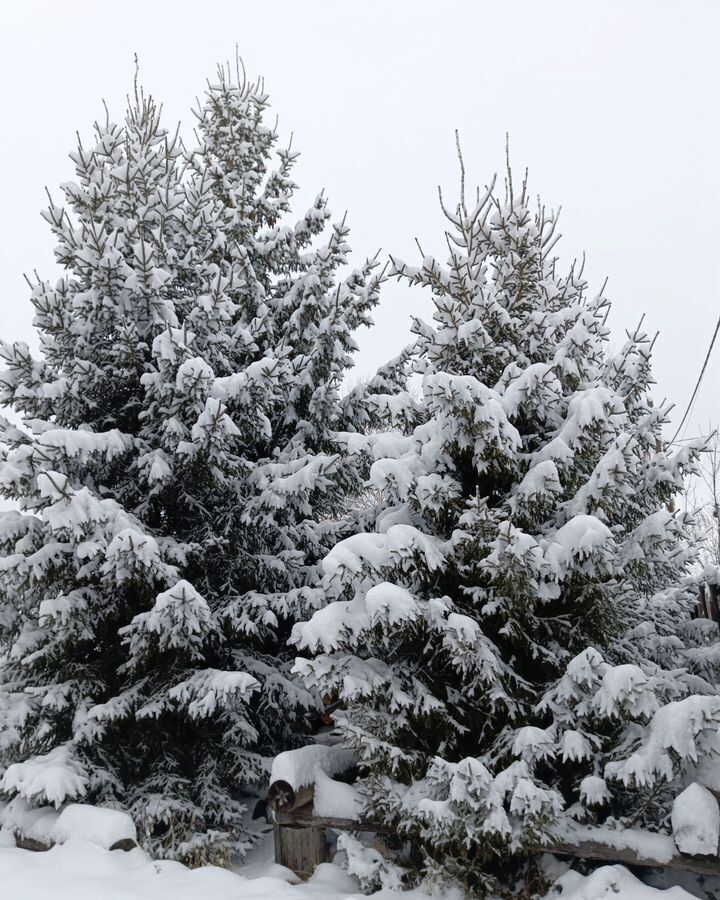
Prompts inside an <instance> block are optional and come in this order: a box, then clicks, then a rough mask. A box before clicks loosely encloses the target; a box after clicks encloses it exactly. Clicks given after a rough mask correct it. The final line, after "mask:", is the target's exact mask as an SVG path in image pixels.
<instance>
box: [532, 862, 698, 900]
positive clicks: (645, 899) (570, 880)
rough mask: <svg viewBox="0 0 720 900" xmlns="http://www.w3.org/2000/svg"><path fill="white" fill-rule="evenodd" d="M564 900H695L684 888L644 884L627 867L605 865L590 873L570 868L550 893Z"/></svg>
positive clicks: (550, 896) (551, 895)
mask: <svg viewBox="0 0 720 900" xmlns="http://www.w3.org/2000/svg"><path fill="white" fill-rule="evenodd" d="M557 897H561V898H562V900H695V898H694V897H693V895H692V894H690V893H688V892H687V891H686V890H685V889H684V888H681V887H671V888H667V889H666V890H658V889H657V888H654V887H650V886H649V885H647V884H643V882H642V881H640V879H639V878H636V877H635V876H634V875H632V874H631V873H630V872H629V871H628V870H627V869H626V868H625V867H624V866H602V867H601V868H599V869H596V870H595V871H594V872H592V873H591V874H590V875H581V874H580V873H579V872H573V871H568V872H566V873H565V874H564V875H561V876H560V877H559V878H558V880H557V881H556V882H555V884H554V886H553V888H552V889H551V891H550V893H549V894H548V900H550V898H557Z"/></svg>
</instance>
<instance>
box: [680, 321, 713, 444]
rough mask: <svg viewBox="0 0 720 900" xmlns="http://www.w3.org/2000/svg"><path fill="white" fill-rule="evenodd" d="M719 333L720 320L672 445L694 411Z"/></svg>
mask: <svg viewBox="0 0 720 900" xmlns="http://www.w3.org/2000/svg"><path fill="white" fill-rule="evenodd" d="M718 331H720V318H719V319H718V320H717V325H716V326H715V331H714V332H713V336H712V340H711V341H710V346H709V347H708V351H707V353H706V354H705V362H704V363H703V365H702V369H700V375H699V376H698V380H697V382H696V384H695V390H694V391H693V392H692V397H691V398H690V402H689V403H688V405H687V409H686V410H685V415H684V416H683V417H682V419H681V420H680V424H679V425H678V427H677V431H676V432H675V434H674V435H673V439H672V440H671V441H670V443H671V444H674V443H675V439H676V438H677V436H678V435H679V434H680V429H681V428H682V427H683V425H684V424H685V419H687V417H688V415H689V414H690V410H691V409H692V405H693V403H694V402H695V397H696V396H697V392H698V391H699V390H700V384H701V383H702V380H703V375H704V374H705V369H707V364H708V363H709V362H710V354H711V353H712V350H713V347H714V346H715V338H716V337H717V336H718Z"/></svg>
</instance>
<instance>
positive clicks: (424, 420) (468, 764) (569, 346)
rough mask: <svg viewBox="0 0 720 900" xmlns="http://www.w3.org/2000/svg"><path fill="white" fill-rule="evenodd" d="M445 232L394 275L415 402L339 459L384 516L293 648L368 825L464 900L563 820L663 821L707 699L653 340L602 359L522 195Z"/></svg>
mask: <svg viewBox="0 0 720 900" xmlns="http://www.w3.org/2000/svg"><path fill="white" fill-rule="evenodd" d="M445 213H446V217H447V220H448V223H449V224H448V234H447V240H448V246H449V248H450V253H449V259H448V261H447V263H446V264H443V263H441V262H439V261H438V260H436V259H435V258H433V257H430V256H427V257H426V258H425V259H423V260H422V263H421V264H420V265H419V266H418V267H413V266H409V265H406V264H405V263H403V262H400V261H399V260H395V261H394V263H393V264H394V272H395V274H397V275H398V276H399V277H400V278H402V279H405V280H406V281H408V282H409V283H410V284H414V285H419V286H422V287H425V288H427V289H429V290H430V291H431V292H432V296H433V302H434V307H435V313H434V323H433V324H429V323H426V322H423V321H420V320H416V321H415V324H414V331H415V333H416V335H417V344H416V348H415V354H416V355H415V362H414V366H415V370H416V372H418V373H420V374H421V375H422V397H421V398H420V400H419V401H415V402H414V403H412V404H410V403H408V402H406V401H405V400H404V399H403V398H398V397H395V398H392V397H391V398H387V399H386V400H385V401H378V402H379V403H380V405H381V410H380V411H381V413H382V414H384V419H385V422H386V428H385V433H377V434H373V435H370V436H368V437H367V438H366V439H365V441H364V443H363V441H362V439H358V440H357V441H356V447H357V448H358V449H359V448H360V447H364V451H365V452H366V453H370V454H372V456H373V459H374V462H373V465H372V469H371V474H370V479H369V484H370V485H371V486H372V487H374V488H377V489H378V490H380V491H381V492H382V496H384V497H385V498H386V503H385V506H384V508H383V509H382V510H381V511H380V512H379V514H378V515H377V518H376V521H375V523H374V527H373V528H371V529H369V530H368V531H367V533H364V534H357V535H354V536H351V537H348V538H347V539H346V540H344V541H342V542H340V543H339V544H338V545H337V546H335V547H334V548H333V549H332V551H331V552H330V553H329V554H328V555H327V556H326V558H325V560H324V562H323V569H324V580H323V583H322V586H321V588H320V591H319V593H320V594H321V595H322V596H323V597H325V598H327V601H329V602H328V605H326V606H324V608H321V609H319V610H318V611H317V612H316V613H315V614H314V615H313V616H312V617H311V618H310V619H309V621H307V622H305V623H303V624H299V625H297V626H296V627H295V629H294V632H293V641H294V643H295V645H296V646H297V647H298V648H299V650H300V652H304V653H305V656H303V657H300V658H299V659H298V660H297V662H296V666H295V671H296V672H297V673H298V674H299V675H300V676H301V677H302V678H303V679H304V683H305V684H306V685H307V686H308V687H309V688H318V689H320V690H322V691H325V692H334V693H335V694H336V695H337V696H338V698H339V699H340V701H341V702H342V709H341V710H340V711H339V712H338V713H337V714H336V721H337V724H338V726H339V727H340V729H341V730H342V732H343V735H344V740H345V742H346V743H347V745H348V746H350V747H352V748H353V749H354V750H355V751H356V752H357V754H358V758H359V761H360V765H361V767H364V769H365V772H366V775H365V777H364V778H363V779H362V781H361V783H360V790H361V793H362V794H363V796H364V797H365V801H366V809H365V813H366V815H368V816H378V817H380V818H381V819H382V820H383V821H384V822H385V823H386V824H387V825H389V826H391V827H392V828H394V829H395V830H396V831H397V833H398V834H399V835H400V836H401V837H407V838H409V839H410V840H411V841H412V842H414V843H415V845H416V846H418V847H419V848H420V849H421V851H422V853H423V854H424V856H425V863H424V866H423V868H424V871H426V872H431V873H435V872H440V873H443V872H444V873H445V875H450V876H452V877H454V878H458V879H460V880H463V881H465V882H466V883H467V884H469V885H471V886H472V887H474V888H476V889H479V890H483V889H487V888H488V886H489V885H490V881H489V876H491V875H492V874H493V873H497V874H500V873H504V875H505V876H506V877H514V876H512V873H513V872H514V873H515V875H517V873H518V871H519V868H518V867H519V866H520V865H521V862H520V860H519V858H520V857H522V856H523V855H527V853H528V851H531V850H532V849H533V848H537V847H538V846H539V845H541V844H542V843H543V842H544V841H546V840H547V839H548V838H549V836H550V835H551V834H552V832H553V829H554V828H555V827H556V824H557V823H558V820H559V819H561V818H562V817H563V816H571V817H576V818H578V819H580V820H582V821H584V822H589V823H592V822H599V821H602V820H604V819H606V818H607V817H608V816H612V817H614V820H615V821H616V823H617V824H618V826H619V827H621V826H622V824H623V823H627V822H629V821H630V820H632V821H633V822H634V823H635V824H637V825H640V826H643V825H644V826H647V827H651V828H653V827H654V828H658V827H661V828H662V827H664V826H665V825H666V824H668V823H667V819H668V817H669V812H670V805H671V803H672V798H673V796H674V794H676V793H677V792H678V789H679V787H678V786H681V785H682V784H683V783H684V779H686V778H687V777H689V775H690V774H691V773H692V771H693V770H695V769H696V768H697V767H698V766H699V765H700V764H701V763H702V761H703V760H704V761H707V760H709V759H712V758H713V756H714V754H715V752H716V750H717V749H718V746H717V730H718V724H720V698H718V697H717V696H715V690H714V688H713V685H712V681H711V680H710V679H709V678H708V676H709V675H710V670H711V669H712V665H711V664H710V661H709V660H707V659H706V660H705V662H706V668H705V671H704V672H700V671H699V665H695V666H694V664H693V661H692V652H691V650H692V648H690V647H689V645H687V643H686V641H685V638H687V637H688V634H687V632H686V629H685V620H686V619H687V618H688V617H689V610H690V609H691V608H692V605H693V603H694V596H693V593H694V589H693V586H692V584H691V583H690V580H689V578H688V577H687V575H686V573H687V571H688V564H689V562H690V560H691V559H692V553H693V548H692V546H691V541H689V540H688V528H687V526H688V517H687V516H686V515H685V514H684V513H681V512H670V511H669V506H670V501H671V499H672V497H673V495H674V494H675V493H676V492H677V491H679V490H680V489H681V488H682V483H683V477H684V475H685V473H687V472H688V471H690V470H691V469H692V467H693V465H694V461H695V458H696V453H697V448H696V447H694V446H685V447H684V448H682V449H680V450H677V451H675V450H672V451H665V450H663V448H662V444H661V441H660V436H661V427H662V425H663V422H664V421H665V418H666V415H667V409H666V407H663V406H659V405H655V404H654V403H653V402H652V399H651V397H650V394H649V388H650V385H651V383H652V376H651V370H650V350H651V341H649V340H648V338H647V337H646V336H645V335H644V334H643V332H642V331H641V330H639V329H638V330H637V331H635V332H634V333H632V334H629V335H628V339H627V341H626V343H625V344H624V346H622V347H621V348H620V349H619V350H618V351H615V352H613V351H612V350H611V349H610V347H609V344H608V338H609V332H608V328H607V327H606V319H607V315H608V311H609V303H608V301H607V299H606V298H605V297H604V296H603V294H602V292H601V293H600V294H598V295H592V294H589V292H588V287H587V285H586V283H585V281H584V280H583V278H582V273H581V271H580V270H579V269H578V268H577V267H576V266H573V267H572V268H571V269H570V271H569V273H567V274H562V273H561V272H560V269H559V265H558V263H557V261H556V258H555V257H554V255H553V248H554V246H555V243H556V240H557V234H556V227H557V219H556V216H555V215H554V214H552V213H551V212H549V211H548V210H547V209H546V208H545V207H542V206H541V207H540V208H539V209H538V210H537V211H536V212H535V211H533V210H532V209H531V203H530V198H529V194H528V191H527V188H526V185H525V184H523V186H522V188H521V189H520V190H519V191H517V190H514V189H513V185H512V179H511V177H509V178H508V184H507V192H506V196H505V197H504V199H503V198H501V197H499V196H498V195H497V194H496V193H495V191H494V189H492V188H491V189H490V190H488V191H487V193H485V194H483V195H482V196H481V195H478V198H477V201H476V202H475V201H473V203H472V204H470V203H468V202H467V201H466V198H465V197H463V198H462V200H461V202H460V204H459V205H458V206H457V208H456V209H454V210H446V211H445ZM383 403H384V405H383ZM713 677H714V676H713Z"/></svg>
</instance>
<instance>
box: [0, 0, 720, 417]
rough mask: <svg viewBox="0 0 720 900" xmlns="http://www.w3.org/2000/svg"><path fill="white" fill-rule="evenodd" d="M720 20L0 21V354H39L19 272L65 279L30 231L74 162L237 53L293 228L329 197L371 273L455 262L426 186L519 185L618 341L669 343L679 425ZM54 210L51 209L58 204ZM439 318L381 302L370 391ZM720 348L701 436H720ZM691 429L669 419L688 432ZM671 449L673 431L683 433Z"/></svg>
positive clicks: (417, 16)
mask: <svg viewBox="0 0 720 900" xmlns="http://www.w3.org/2000/svg"><path fill="white" fill-rule="evenodd" d="M718 34H720V4H719V3H718V2H715V0H543V2H533V0H527V2H507V0H502V2H501V0H492V2H488V0H476V2H472V0H464V2H450V0H443V2H434V3H432V2H424V0H414V2H411V0H408V2H392V0H386V2H375V0H345V2H342V3H340V2H329V0H328V2H321V0H305V2H303V0H295V2H286V0H271V2H262V0H252V2H248V0H235V2H223V0H202V2H198V0H193V2H185V0H175V2H169V0H143V2H138V0H123V2H121V3H109V2H105V0H95V2H80V0H54V2H53V0H50V2H47V0H46V2H41V0H1V2H0V92H1V96H2V107H1V109H2V117H3V127H2V130H1V132H0V133H2V141H0V173H2V211H1V213H0V228H2V240H0V334H2V336H3V337H4V338H15V339H17V338H20V339H23V340H28V341H30V342H31V343H33V336H32V327H31V306H30V303H29V301H28V296H27V295H28V291H27V288H26V285H25V282H24V281H23V279H22V273H23V272H24V271H31V270H32V269H37V270H38V272H39V273H40V274H41V275H43V276H52V275H53V274H54V265H53V259H52V241H51V239H50V235H49V232H48V229H47V226H46V225H45V224H44V222H43V221H42V220H41V218H40V215H39V211H40V209H41V208H42V207H43V204H44V186H45V185H48V186H49V187H50V188H51V189H53V188H54V189H56V188H57V186H58V185H59V184H60V183H61V182H63V181H67V180H70V179H72V177H73V172H72V164H71V163H70V161H69V160H68V158H67V152H68V151H69V150H70V149H72V147H73V143H74V134H75V131H76V130H79V131H80V132H81V134H88V132H89V130H90V126H91V123H92V121H93V120H94V119H95V118H96V117H98V116H100V115H101V114H102V106H101V98H105V99H106V100H107V102H108V104H109V106H110V109H111V112H112V113H113V115H114V117H115V118H120V117H121V115H122V111H123V102H124V96H125V93H126V92H127V90H128V89H129V87H130V85H131V83H132V75H133V54H134V53H135V52H137V53H138V55H139V57H140V61H141V71H142V80H143V82H144V84H145V85H146V87H147V88H148V89H149V90H150V91H151V92H152V93H153V94H154V95H155V96H156V97H157V98H158V99H159V100H162V101H163V102H164V106H165V114H166V118H165V121H166V124H167V125H168V126H171V125H174V123H175V122H176V121H177V120H179V119H180V120H183V121H184V122H186V123H189V122H190V113H189V110H190V107H191V106H192V105H193V101H194V98H195V97H196V96H197V95H198V94H199V93H200V92H201V91H202V88H203V85H204V83H205V79H206V78H207V77H208V76H211V75H212V73H213V71H214V68H215V64H216V62H217V61H218V60H224V59H227V58H229V57H232V56H233V55H234V52H235V50H234V48H235V44H236V43H237V44H238V46H239V49H240V53H241V55H242V56H243V58H244V60H245V64H246V68H247V70H248V72H249V73H250V74H251V75H259V74H261V75H264V76H265V80H266V87H267V88H268V90H269V92H270V96H271V102H272V106H273V109H274V111H275V112H276V113H277V114H278V116H279V118H280V130H281V133H282V134H284V135H289V133H290V132H291V131H292V132H294V136H295V137H294V146H295V147H296V149H299V150H301V152H302V158H301V161H300V164H299V165H298V168H297V170H296V180H297V181H298V182H299V184H300V187H301V192H300V194H301V196H300V202H299V204H298V212H299V211H300V207H301V206H304V205H305V204H306V203H307V202H308V201H309V200H310V199H311V197H312V196H314V194H315V193H317V191H318V190H319V189H320V188H322V187H324V188H326V189H327V191H328V193H329V196H330V201H331V208H332V209H333V211H334V212H335V213H337V214H338V215H340V214H341V213H342V212H343V211H344V210H346V209H347V210H348V213H349V222H350V225H351V227H352V234H351V243H352V246H353V249H354V251H355V254H356V259H357V260H358V261H359V260H360V257H361V256H364V255H366V254H368V253H374V252H375V251H376V250H377V249H378V248H379V247H380V248H382V249H383V251H385V252H392V253H394V254H396V255H399V256H402V257H404V258H406V259H408V260H409V261H410V260H414V259H415V256H416V253H417V251H416V249H415V245H414V242H413V238H414V237H415V236H417V237H418V239H419V240H420V243H421V244H422V245H423V248H424V249H425V250H426V251H427V252H431V251H433V252H438V253H440V252H441V251H442V246H443V244H442V241H441V237H442V227H443V226H442V220H441V215H440V211H439V209H438V206H437V195H436V186H437V184H438V183H440V184H442V185H443V187H444V190H445V192H446V196H448V197H450V196H453V191H455V189H456V187H457V162H456V157H455V151H454V138H453V132H454V129H455V128H458V129H459V130H460V133H461V138H462V143H463V148H464V154H465V160H466V165H467V168H468V170H469V177H470V178H471V179H472V180H473V181H479V182H481V183H483V184H484V183H486V182H487V180H488V179H489V178H490V177H491V176H492V174H493V173H494V172H496V171H498V170H501V169H502V166H503V158H504V143H505V133H506V132H509V133H510V140H511V153H512V159H513V163H514V166H515V167H516V168H518V169H522V168H524V167H525V166H526V165H527V166H529V168H530V186H531V188H532V190H533V192H537V193H540V194H541V195H542V197H543V200H544V201H545V203H546V204H547V205H550V206H558V205H562V207H563V215H562V223H563V227H562V231H563V234H564V238H563V241H562V243H561V245H560V247H559V248H558V249H559V250H560V252H561V256H562V257H564V258H566V259H568V260H569V259H571V258H572V257H573V256H575V255H579V254H580V253H581V252H582V251H583V250H584V251H586V253H587V259H588V262H587V266H586V273H587V275H588V276H589V278H590V281H591V286H592V285H595V286H596V287H597V288H599V287H600V285H601V284H602V281H603V279H604V277H605V276H606V275H607V276H609V279H610V281H609V290H608V294H609V296H611V297H612V299H613V302H614V306H613V314H612V317H611V320H610V324H611V325H612V326H613V329H614V340H615V341H616V342H619V341H620V340H621V338H622V330H623V329H624V328H626V327H631V326H632V325H634V324H635V323H636V322H637V320H638V319H639V318H640V316H641V315H642V314H643V313H644V314H646V319H645V323H646V326H647V328H648V330H651V331H653V332H654V331H656V330H659V331H660V338H659V341H658V343H657V345H656V351H655V371H656V377H657V381H658V387H657V389H656V393H657V394H658V395H659V396H658V398H659V399H660V398H661V397H663V396H666V395H667V396H668V397H670V398H672V399H673V400H674V401H675V402H676V403H677V407H678V410H679V411H681V410H684V408H685V405H686V404H687V401H688V399H689V396H690V393H691V391H692V387H693V385H694V383H695V379H696V377H697V375H698V372H699V368H700V364H701V361H702V358H703V356H704V354H705V350H706V348H707V345H708V342H709V338H710V333H711V331H712V328H713V327H714V324H715V322H716V320H717V317H718V314H719V313H720V256H719V254H718V245H719V244H720V225H719V224H718V212H719V211H720V165H719V164H720V120H719V118H718V103H717V96H718V87H719V86H720V54H718V52H717V39H718ZM57 193H58V194H59V192H57ZM411 313H415V314H418V313H419V314H421V315H429V314H430V306H429V302H428V298H427V297H425V296H424V295H423V294H422V292H418V291H408V290H406V289H404V288H401V287H399V286H397V285H396V284H394V283H393V284H388V285H387V286H386V288H385V291H384V298H383V300H382V304H381V307H380V309H379V310H378V312H377V314H376V316H375V320H376V323H377V326H378V327H377V328H375V329H374V330H373V331H372V332H369V333H367V334H364V335H363V336H362V338H361V352H360V355H359V359H358V374H362V373H366V372H370V371H371V370H373V369H374V368H375V367H376V366H377V365H378V364H379V363H381V362H383V361H384V360H385V359H387V358H388V357H390V356H392V355H394V353H395V352H397V351H398V350H399V349H400V348H401V347H402V346H403V345H404V343H406V341H407V339H408V337H409V320H410V315H411ZM719 388H720V346H719V347H716V352H715V354H714V360H713V364H712V366H711V368H710V369H709V371H708V373H707V375H706V377H705V380H704V385H703V389H702V392H701V395H700V397H699V400H698V402H697V404H696V406H695V410H694V413H693V415H692V419H691V422H690V425H689V428H688V430H687V431H686V432H685V433H686V434H687V435H694V434H697V433H698V431H699V430H700V429H702V428H704V426H706V425H707V423H708V421H709V420H711V419H712V420H713V421H715V422H717V421H718V419H720V396H719V395H720V390H719ZM678 417H679V416H678ZM673 430H674V429H673Z"/></svg>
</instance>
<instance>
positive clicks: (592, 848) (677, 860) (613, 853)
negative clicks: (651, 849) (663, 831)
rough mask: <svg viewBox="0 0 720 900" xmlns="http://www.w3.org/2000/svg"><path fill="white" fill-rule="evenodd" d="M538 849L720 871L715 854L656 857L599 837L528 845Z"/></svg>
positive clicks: (702, 872) (713, 872)
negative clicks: (611, 843) (603, 841)
mask: <svg viewBox="0 0 720 900" xmlns="http://www.w3.org/2000/svg"><path fill="white" fill-rule="evenodd" d="M529 849H530V850H531V851H533V852H535V853H554V854H555V855H556V856H578V857H580V858H581V859H597V860H600V861H602V862H609V863H623V864H624V865H628V866H640V867H641V868H646V869H677V870H679V871H681V872H693V873H695V874H697V875H720V859H718V858H717V857H715V856H683V855H682V854H680V853H676V854H674V855H673V856H672V857H670V858H669V859H668V858H665V857H664V858H662V859H654V858H651V857H649V856H646V855H645V854H641V853H639V852H638V851H637V850H634V849H632V848H627V847H612V846H609V845H608V844H603V843H601V842H600V841H589V840H584V841H583V840H581V841H562V840H557V839H555V840H552V841H550V842H549V843H547V844H537V845H536V846H534V847H530V848H529Z"/></svg>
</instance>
